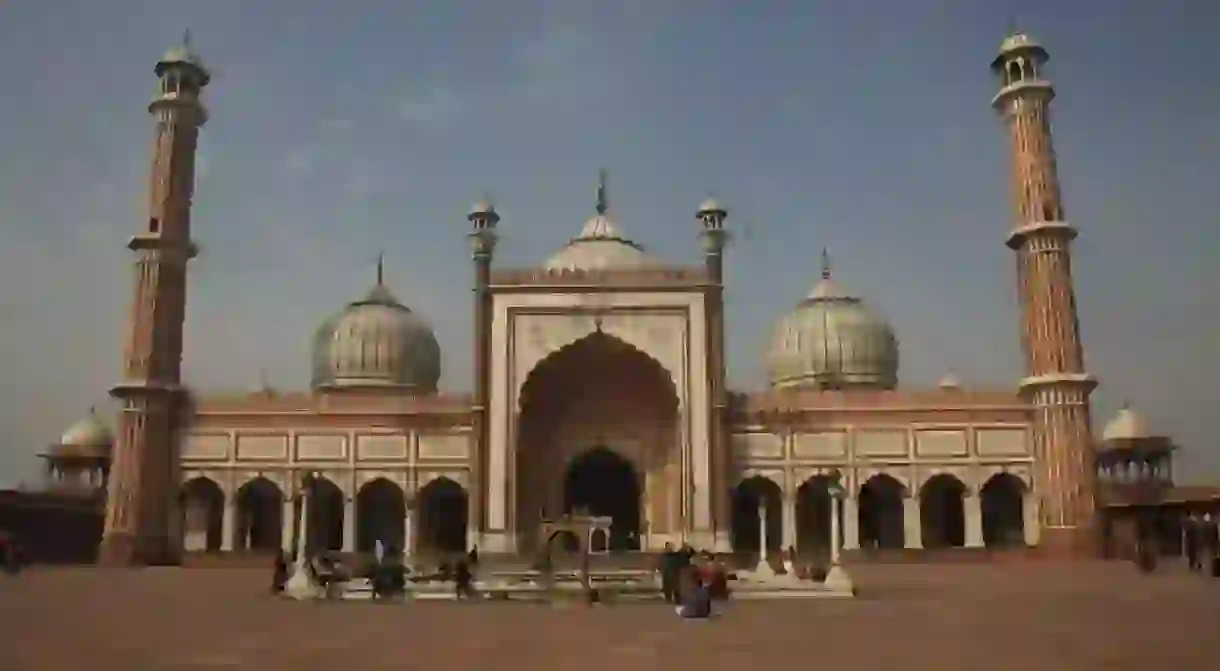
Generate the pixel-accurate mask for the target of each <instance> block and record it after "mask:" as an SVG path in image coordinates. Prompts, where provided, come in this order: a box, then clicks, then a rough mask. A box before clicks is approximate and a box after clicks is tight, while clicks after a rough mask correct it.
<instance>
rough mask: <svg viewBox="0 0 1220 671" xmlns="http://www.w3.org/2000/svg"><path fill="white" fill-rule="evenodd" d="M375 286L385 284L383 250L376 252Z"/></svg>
mask: <svg viewBox="0 0 1220 671" xmlns="http://www.w3.org/2000/svg"><path fill="white" fill-rule="evenodd" d="M377 286H379V287H380V286H385V250H384V249H383V250H381V251H378V252H377Z"/></svg>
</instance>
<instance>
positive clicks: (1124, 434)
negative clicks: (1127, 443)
mask: <svg viewBox="0 0 1220 671" xmlns="http://www.w3.org/2000/svg"><path fill="white" fill-rule="evenodd" d="M1151 437H1153V436H1152V432H1151V431H1150V430H1149V429H1148V422H1147V421H1146V420H1145V419H1144V417H1143V416H1142V415H1140V414H1139V413H1138V412H1136V411H1135V410H1133V409H1132V408H1130V407H1129V406H1126V405H1124V406H1123V407H1122V408H1120V409H1119V411H1118V414H1116V415H1114V419H1111V420H1110V421H1109V422H1108V423H1107V424H1106V426H1105V428H1103V429H1102V430H1101V439H1102V440H1103V441H1107V442H1108V441H1112V440H1141V439H1144V438H1151Z"/></svg>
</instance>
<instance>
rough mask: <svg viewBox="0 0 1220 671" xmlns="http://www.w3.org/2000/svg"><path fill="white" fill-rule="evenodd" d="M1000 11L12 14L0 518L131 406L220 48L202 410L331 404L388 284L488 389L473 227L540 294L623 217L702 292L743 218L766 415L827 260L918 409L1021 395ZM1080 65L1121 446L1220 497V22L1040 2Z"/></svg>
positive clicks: (754, 362) (340, 9)
mask: <svg viewBox="0 0 1220 671" xmlns="http://www.w3.org/2000/svg"><path fill="white" fill-rule="evenodd" d="M1010 14H1011V13H1010V11H1009V7H1008V3H1005V2H987V3H980V2H967V1H964V0H963V1H958V2H953V1H949V0H918V1H916V0H885V1H882V0H871V1H870V2H819V3H815V2H805V3H788V2H750V3H745V2H729V1H728V0H724V1H713V0H702V1H701V0H690V1H687V2H679V1H662V0H633V1H623V2H602V3H594V2H592V1H591V0H581V1H577V0H555V1H552V2H543V1H531V2H527V1H526V0H514V1H512V2H505V1H503V0H501V1H495V0H487V1H485V2H474V1H466V2H457V1H451V2H445V3H441V2H422V1H420V2H407V1H405V0H398V1H396V2H390V1H386V2H374V1H371V0H369V1H363V2H358V3H334V2H320V1H306V0H291V1H290V0H264V1H263V2H259V3H247V2H236V1H230V0H213V1H212V2H207V3H201V2H198V1H196V2H185V1H179V0H159V1H157V2H144V1H139V0H109V1H108V2H105V3H100V2H84V1H81V0H41V1H38V2H35V1H33V0H15V1H14V0H10V2H7V3H5V5H4V8H3V9H0V84H2V85H3V90H4V91H5V95H4V98H3V103H2V104H0V156H3V157H4V160H3V162H2V163H0V327H2V329H3V334H2V337H0V364H2V365H3V371H4V373H3V375H0V484H8V485H12V484H16V483H17V482H19V481H32V480H34V479H35V478H36V477H37V468H38V463H37V459H35V457H34V455H35V454H36V453H37V452H39V451H41V450H43V449H45V448H46V446H47V445H48V444H50V443H52V442H54V441H55V440H56V439H57V437H58V436H59V434H60V432H61V431H62V430H63V429H64V428H66V426H67V425H68V424H70V423H71V422H73V421H75V420H77V419H79V418H80V417H82V416H83V415H84V414H85V413H86V412H87V410H88V408H89V406H91V405H95V404H98V405H99V406H100V408H101V409H102V410H104V411H105V412H106V413H108V414H109V415H110V416H113V415H112V414H111V413H112V411H113V406H112V405H111V404H109V402H108V401H107V389H108V388H109V387H110V385H112V384H113V383H114V382H116V381H117V380H118V374H119V368H120V363H121V352H122V343H123V333H124V329H125V326H126V320H127V317H128V313H129V305H130V300H131V295H130V294H131V290H132V272H133V271H132V268H131V262H132V260H133V259H132V257H131V256H130V253H129V252H128V251H127V250H126V249H125V247H124V245H125V242H126V240H127V238H128V236H130V235H131V234H132V233H134V232H135V231H136V230H137V229H138V228H139V226H140V222H141V221H143V219H144V218H145V217H146V214H145V203H144V194H145V189H146V186H145V185H146V179H147V170H148V159H149V155H150V151H151V149H150V142H151V138H152V128H151V121H150V119H149V118H148V116H147V114H146V113H145V109H144V108H145V105H146V104H147V102H148V100H149V99H150V96H151V95H152V92H153V89H154V86H155V83H156V82H155V80H154V77H153V74H152V68H153V64H154V63H155V62H156V59H157V57H158V56H160V55H161V54H162V53H163V52H164V51H165V49H166V48H168V47H170V46H172V45H174V44H176V43H177V42H178V41H179V40H180V39H181V34H182V30H183V29H184V28H186V27H190V28H191V29H192V31H193V34H194V44H195V46H196V48H197V49H198V50H199V52H200V53H201V54H202V55H203V57H204V59H205V60H206V61H207V62H208V64H209V65H210V66H211V67H212V69H213V70H214V81H213V84H212V86H211V87H210V88H209V89H208V90H207V92H206V96H205V97H206V100H207V104H208V106H209V108H210V110H211V112H212V120H211V121H210V122H209V123H208V125H207V126H206V127H205V128H204V131H203V140H202V154H201V160H200V166H199V176H198V186H197V195H196V206H195V210H194V230H195V236H196V239H197V240H198V241H199V243H200V245H201V246H202V248H203V253H202V255H201V256H200V257H199V258H198V259H197V260H196V261H195V262H194V264H193V265H192V267H191V284H190V289H189V301H188V302H189V308H188V313H189V314H188V323H187V330H188V334H187V351H186V355H185V376H186V378H187V381H188V382H189V384H191V385H192V386H195V387H196V388H199V389H201V390H204V391H208V390H217V389H238V390H241V389H246V388H250V387H253V386H255V385H257V384H258V383H259V379H260V371H263V370H265V371H266V375H267V378H268V379H269V381H270V382H271V383H272V384H273V385H274V386H276V387H279V388H282V389H300V388H304V387H305V386H306V385H307V383H308V372H309V366H308V345H309V336H310V334H311V333H312V331H313V329H314V328H315V327H316V326H317V325H318V324H319V323H320V322H321V320H322V319H323V318H325V317H326V316H327V315H328V314H330V313H332V312H334V311H337V310H338V309H340V308H341V307H342V306H343V304H344V303H345V302H347V301H349V300H352V299H354V298H356V297H358V296H359V295H360V294H361V293H363V291H364V290H366V289H367V288H368V286H369V285H370V283H371V282H372V281H373V262H374V259H375V257H376V255H377V253H378V251H379V250H381V249H384V250H385V253H386V259H387V261H386V263H387V267H386V272H387V278H388V282H389V284H390V285H391V286H392V288H393V289H394V291H395V292H396V294H397V295H398V297H399V298H400V299H401V300H403V302H405V303H407V304H408V305H410V306H411V307H412V308H414V309H416V310H418V311H420V312H421V313H422V314H424V315H425V316H427V318H428V319H429V320H430V321H431V322H432V323H433V324H434V326H435V329H436V331H437V333H438V336H439V338H440V340H441V342H442V345H443V347H444V354H445V359H444V361H445V371H444V376H443V378H442V385H443V386H444V387H445V388H446V389H449V390H466V389H469V388H470V375H471V363H470V351H471V347H472V345H471V331H470V328H471V324H470V314H471V308H470V300H471V298H470V286H471V272H472V271H471V266H470V262H469V252H468V249H467V247H466V240H465V238H464V235H465V233H466V222H465V220H464V216H463V215H464V212H465V209H466V207H467V206H468V205H469V203H470V202H472V201H474V200H475V199H477V198H478V197H479V196H480V195H481V194H482V193H483V192H484V191H490V192H492V193H493V194H494V196H495V200H496V203H497V206H498V207H499V209H500V211H501V213H502V215H503V217H504V221H503V223H502V229H503V234H504V240H503V243H502V245H501V248H500V249H501V251H500V253H499V256H498V259H497V263H498V264H499V265H501V266H507V265H514V266H519V265H533V264H537V263H539V262H541V261H542V260H543V259H544V258H546V257H547V256H548V255H549V254H550V253H551V252H552V251H554V250H556V249H558V248H559V247H560V246H562V245H563V244H564V242H565V241H566V240H567V239H568V238H569V237H571V236H572V235H574V234H575V233H576V232H577V231H578V230H579V228H580V224H581V223H582V222H583V220H584V219H585V218H586V217H588V216H589V215H590V214H591V213H592V209H593V205H594V202H593V190H594V184H595V180H596V175H597V171H598V169H599V168H602V167H605V168H608V169H609V171H610V175H611V177H610V179H611V182H610V198H611V207H612V211H613V213H614V214H615V216H616V217H617V219H618V220H619V222H620V223H621V225H622V227H623V229H624V230H625V232H626V233H627V234H628V235H630V236H632V237H633V238H634V239H636V240H637V241H640V242H642V243H644V244H646V245H648V246H649V247H650V249H651V250H652V251H654V252H656V253H657V254H659V255H661V256H663V257H666V258H669V259H672V260H674V261H681V262H695V261H697V260H698V258H699V251H698V249H699V248H698V240H697V237H696V234H697V227H696V224H695V223H694V218H693V214H694V210H695V207H696V205H697V204H698V203H699V201H700V200H702V199H703V198H704V197H705V196H707V195H708V193H709V192H714V193H715V195H716V196H717V197H718V198H719V199H720V200H721V201H722V202H724V203H725V204H726V205H727V206H728V207H729V209H730V220H729V224H730V226H731V227H732V228H733V230H734V231H735V233H736V241H735V245H734V246H733V247H732V248H731V249H730V254H729V270H728V281H729V293H728V296H727V301H728V311H729V313H728V314H729V338H730V349H729V355H730V375H731V378H732V384H733V386H734V387H735V388H737V389H755V388H760V387H761V386H762V385H763V383H764V376H763V371H762V365H761V353H762V351H763V350H764V348H765V347H766V344H767V340H768V337H769V331H770V329H771V325H772V323H773V321H774V320H775V319H776V318H777V317H779V316H780V315H782V314H784V313H785V312H786V311H788V310H789V309H791V307H792V306H793V305H794V304H795V303H796V302H797V301H798V300H799V299H800V298H801V297H802V296H803V295H804V293H805V292H806V291H807V290H808V288H809V287H810V286H811V285H812V283H813V282H814V280H815V278H816V275H817V272H818V267H817V266H818V256H819V254H820V251H821V249H822V247H823V246H825V247H829V248H830V250H831V255H832V257H833V260H834V264H835V269H836V276H837V277H838V278H839V279H840V280H841V282H842V283H843V284H844V285H846V286H847V287H849V288H851V289H853V290H854V291H855V292H856V293H858V294H860V295H862V296H863V297H865V298H866V299H867V300H868V301H869V302H870V303H871V304H872V305H873V306H874V307H876V308H877V309H879V310H880V311H882V312H883V313H884V314H886V315H887V316H888V317H889V318H890V319H891V320H892V321H893V323H894V325H895V327H896V329H897V332H898V335H899V338H900V339H901V343H902V368H901V373H900V374H901V379H902V384H903V385H904V386H909V387H917V386H928V385H931V384H933V383H934V381H935V380H936V379H937V378H938V377H939V376H940V375H941V374H943V373H944V372H945V371H946V370H949V369H952V370H953V371H954V372H955V373H956V374H957V375H958V377H959V378H961V379H962V380H963V382H964V383H966V384H970V385H983V386H1004V387H1012V386H1014V385H1015V383H1016V381H1017V379H1018V378H1019V377H1020V375H1021V367H1020V362H1021V357H1020V350H1019V344H1018V334H1017V326H1016V307H1015V302H1016V301H1015V291H1014V287H1013V276H1014V263H1013V259H1012V255H1011V252H1009V251H1008V250H1007V249H1006V248H1005V247H1004V245H1003V239H1004V235H1005V231H1006V229H1007V227H1008V225H1009V215H1008V212H1009V202H1008V193H1007V190H1006V189H1007V174H1006V170H1007V162H1006V154H1005V151H1006V146H1005V142H1004V137H1003V133H1002V129H1001V126H1000V123H999V121H998V120H997V119H996V118H994V116H993V114H992V111H991V110H990V108H989V101H990V99H991V96H992V95H993V93H994V91H995V88H996V86H995V82H994V81H993V80H992V79H991V77H990V73H989V72H988V70H987V65H988V63H989V62H990V60H991V58H992V57H993V55H994V52H995V49H996V47H997V46H998V45H999V42H1000V40H1001V39H1002V38H1003V37H1004V35H1005V33H1006V31H1007V30H1009V28H1010V27H1011V25H1012V24H1011V19H1010ZM1017 19H1018V25H1019V26H1020V27H1021V28H1022V29H1025V30H1027V31H1029V32H1031V33H1032V34H1034V35H1035V36H1036V37H1037V38H1038V39H1040V40H1041V41H1042V42H1043V43H1044V44H1045V45H1046V46H1047V48H1048V49H1049V50H1050V52H1051V57H1052V61H1051V66H1052V71H1051V77H1052V78H1053V79H1054V81H1055V83H1056V85H1057V87H1058V91H1059V98H1058V100H1057V101H1056V103H1055V120H1056V124H1055V131H1056V137H1055V140H1056V146H1057V151H1058V154H1059V159H1060V171H1061V175H1062V178H1063V184H1064V190H1065V201H1066V208H1067V213H1068V218H1069V219H1070V220H1071V221H1072V222H1073V223H1074V224H1076V225H1077V226H1078V227H1079V228H1080V230H1081V236H1080V238H1079V240H1078V242H1077V244H1076V246H1075V274H1076V281H1077V284H1076V287H1077V292H1078V304H1079V307H1080V312H1081V319H1082V329H1083V336H1084V340H1085V346H1086V351H1087V361H1088V367H1089V370H1090V372H1092V373H1093V374H1095V375H1097V376H1098V377H1099V378H1100V379H1101V381H1102V386H1101V388H1100V389H1099V390H1098V392H1097V393H1096V394H1095V396H1094V399H1095V404H1094V416H1095V423H1097V424H1098V425H1099V426H1100V424H1101V423H1102V422H1104V421H1105V420H1106V419H1108V418H1109V417H1110V416H1112V415H1113V413H1114V412H1115V411H1116V410H1117V408H1118V407H1119V405H1120V404H1121V403H1122V402H1123V401H1129V402H1130V403H1131V404H1133V405H1134V406H1136V407H1137V408H1138V409H1140V410H1141V411H1142V412H1143V413H1144V414H1145V415H1146V416H1147V417H1148V418H1149V419H1150V421H1151V423H1152V424H1153V427H1154V428H1155V429H1157V430H1159V431H1161V432H1164V433H1168V434H1171V435H1172V436H1173V437H1174V438H1176V439H1177V441H1178V442H1179V443H1180V444H1182V445H1183V446H1184V450H1183V452H1184V453H1183V455H1182V457H1181V459H1180V462H1179V463H1180V464H1181V467H1180V468H1179V469H1178V470H1179V479H1180V480H1182V481H1185V482H1194V481H1203V480H1208V479H1212V480H1214V479H1216V478H1217V477H1220V448H1217V446H1216V444H1215V442H1214V440H1213V438H1212V432H1211V430H1210V426H1209V424H1208V422H1209V420H1210V419H1211V415H1210V413H1213V412H1215V411H1216V410H1217V408H1220V376H1218V375H1217V373H1218V372H1220V371H1218V370H1217V369H1218V366H1217V356H1216V354H1215V350H1214V349H1213V347H1214V346H1215V343H1217V342H1220V316H1218V315H1220V299H1218V298H1217V294H1216V291H1215V290H1214V289H1215V288H1216V287H1220V264H1217V263H1216V262H1215V261H1213V260H1212V258H1211V255H1212V253H1213V252H1214V250H1216V249H1217V244H1218V243H1220V227H1217V225H1216V221H1215V213H1216V212H1217V211H1220V190H1218V189H1217V188H1216V183H1217V182H1216V179H1217V176H1218V175H1220V159H1218V158H1217V157H1218V153H1217V148H1218V147H1217V144H1218V143H1217V140H1218V136H1217V130H1216V128H1217V126H1216V123H1215V121H1216V119H1217V118H1220V95H1218V93H1217V79H1216V71H1215V67H1214V66H1215V64H1216V63H1218V62H1220V46H1218V43H1217V41H1216V40H1215V32H1216V27H1217V26H1218V25H1220V4H1217V3H1208V2H1190V1H1189V0H1179V1H1176V2H1173V1H1167V2H1160V3H1147V2H1139V1H1137V0H1123V1H1118V0H1115V1H1112V2H1105V3H1103V2H1097V1H1093V2H1084V1H1080V2H1071V3H1065V2H1042V1H1036V0H1031V1H1028V2H1021V3H1020V14H1019V16H1018V17H1017Z"/></svg>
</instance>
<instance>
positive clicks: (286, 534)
mask: <svg viewBox="0 0 1220 671" xmlns="http://www.w3.org/2000/svg"><path fill="white" fill-rule="evenodd" d="M281 506H282V507H281V509H280V510H281V513H280V549H282V550H283V551H284V554H286V555H288V556H292V552H293V550H294V549H295V547H296V546H295V545H294V544H293V542H292V541H293V540H294V538H295V536H294V535H293V534H294V533H295V532H296V522H297V511H296V505H295V503H294V501H293V499H292V497H291V496H289V497H288V498H286V499H284V502H283V503H282V504H281Z"/></svg>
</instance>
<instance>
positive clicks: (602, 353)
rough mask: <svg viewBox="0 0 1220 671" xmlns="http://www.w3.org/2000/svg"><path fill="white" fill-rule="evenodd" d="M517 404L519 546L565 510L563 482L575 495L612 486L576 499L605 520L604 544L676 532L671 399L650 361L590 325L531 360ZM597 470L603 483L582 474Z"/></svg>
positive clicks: (677, 437)
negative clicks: (608, 525)
mask: <svg viewBox="0 0 1220 671" xmlns="http://www.w3.org/2000/svg"><path fill="white" fill-rule="evenodd" d="M519 407H520V414H519V416H518V421H517V432H516V440H515V442H514V445H515V449H516V450H517V455H516V458H515V459H513V460H512V461H513V463H515V467H516V474H515V482H514V485H515V486H514V492H515V494H514V498H515V500H516V505H515V509H514V510H513V514H514V516H515V518H514V522H513V523H514V527H515V529H516V530H517V533H518V538H519V539H520V541H521V542H522V543H523V544H528V543H533V542H536V539H538V538H539V535H538V530H537V529H538V524H539V523H540V522H541V520H543V519H545V518H553V517H557V516H558V515H560V514H562V513H564V512H571V510H572V508H573V506H571V505H569V503H575V501H569V499H570V498H571V497H570V496H569V490H570V489H571V487H570V486H569V485H570V484H571V482H570V481H571V480H572V479H573V478H578V479H581V483H582V484H580V486H579V487H578V488H577V489H580V490H582V491H584V490H588V491H591V492H592V491H594V490H602V489H605V490H607V491H608V490H611V489H612V490H614V491H617V492H618V494H616V495H615V496H613V497H610V496H607V497H604V498H605V499H606V500H600V499H599V502H597V503H595V502H594V501H591V500H590V501H584V502H583V503H585V504H586V505H590V506H591V507H594V508H598V509H599V510H608V511H609V512H608V514H609V515H610V516H612V517H614V528H613V529H612V530H611V534H610V538H609V539H608V541H609V545H610V548H611V549H616V550H618V549H625V548H637V547H640V546H641V545H642V543H643V541H644V540H645V539H646V538H647V537H649V536H650V535H656V534H672V535H676V534H680V533H681V530H682V528H683V523H682V520H681V510H682V508H681V506H680V501H681V498H680V492H681V489H682V475H681V458H680V455H681V451H680V450H679V449H678V446H679V444H680V442H681V439H682V438H681V436H682V432H681V428H680V423H679V422H678V414H679V413H678V395H677V392H676V391H675V389H674V384H673V381H672V379H671V377H670V374H669V372H668V371H667V370H666V369H665V367H664V366H662V365H661V364H660V363H659V362H657V361H656V360H655V359H653V358H652V357H651V356H649V355H648V354H646V353H644V352H643V351H641V350H639V349H636V348H635V347H633V346H632V345H630V344H628V343H627V342H625V341H623V340H621V339H619V338H617V337H615V336H613V335H610V334H607V333H603V332H601V331H595V332H593V333H591V334H589V335H587V336H585V337H584V338H581V339H580V340H577V341H576V342H573V343H571V344H569V345H567V346H565V347H562V348H560V349H559V350H557V351H555V352H553V353H552V354H550V355H549V356H548V357H546V358H545V359H543V360H542V361H541V362H539V363H538V364H537V365H536V366H535V367H534V368H533V369H532V370H531V371H530V373H529V375H528V377H527V378H526V381H525V383H524V385H522V387H521V395H520V405H519ZM590 447H594V449H593V450H591V451H587V450H588V448H590ZM598 455H600V456H598ZM614 455H618V456H614ZM598 464H600V466H599V465H598ZM598 470H601V471H602V472H603V473H605V474H608V477H609V478H610V480H608V481H606V482H605V483H602V484H598V483H597V480H598V478H597V477H595V476H588V477H587V478H586V476H585V475H582V474H584V473H590V472H595V471H598ZM612 483H613V486H612ZM590 495H591V494H590ZM632 496H634V498H633V499H631V502H630V506H628V504H627V501H628V499H629V498H631V497H632ZM611 498H613V499H614V500H615V501H616V502H614V503H612V502H611V501H610V500H609V499H611ZM595 512H596V511H595ZM654 540H655V539H654Z"/></svg>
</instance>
